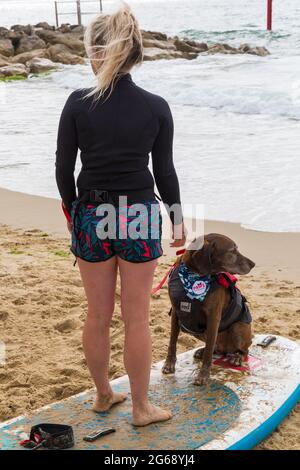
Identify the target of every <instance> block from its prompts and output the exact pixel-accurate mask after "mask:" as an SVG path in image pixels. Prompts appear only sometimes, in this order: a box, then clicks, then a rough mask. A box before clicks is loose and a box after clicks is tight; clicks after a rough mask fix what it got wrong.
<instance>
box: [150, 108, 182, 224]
mask: <svg viewBox="0 0 300 470" xmlns="http://www.w3.org/2000/svg"><path fill="white" fill-rule="evenodd" d="M173 137H174V122H173V116H172V113H171V109H170V107H169V104H168V103H167V101H166V100H165V99H162V107H161V110H160V128H159V132H158V135H157V137H156V139H155V142H154V144H153V148H152V152H151V154H152V167H153V175H154V179H155V183H156V186H157V189H158V191H159V193H160V196H161V198H162V201H163V202H164V203H165V204H167V205H168V206H167V207H166V209H167V211H168V214H169V217H170V219H171V222H172V225H173V229H174V225H181V224H182V223H183V214H182V207H181V201H180V189H179V182H178V177H177V174H176V170H175V167H174V163H173ZM173 204H175V205H176V206H174V209H175V211H174V213H173V212H172V211H171V212H170V210H169V208H170V209H171V206H172V205H173Z"/></svg>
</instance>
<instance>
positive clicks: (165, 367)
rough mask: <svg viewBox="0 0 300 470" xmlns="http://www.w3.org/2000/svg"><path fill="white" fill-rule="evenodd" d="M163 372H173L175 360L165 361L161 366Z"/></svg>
mask: <svg viewBox="0 0 300 470" xmlns="http://www.w3.org/2000/svg"><path fill="white" fill-rule="evenodd" d="M161 371H162V373H163V374H174V372H175V362H171V361H166V362H165V363H164V365H163V368H162V370H161Z"/></svg>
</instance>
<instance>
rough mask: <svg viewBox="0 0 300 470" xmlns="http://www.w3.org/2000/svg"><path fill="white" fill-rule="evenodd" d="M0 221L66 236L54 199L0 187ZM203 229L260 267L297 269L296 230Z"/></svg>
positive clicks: (227, 225)
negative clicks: (223, 237) (227, 240)
mask: <svg viewBox="0 0 300 470" xmlns="http://www.w3.org/2000/svg"><path fill="white" fill-rule="evenodd" d="M161 204H162V203H161ZM8 208H9V210H8ZM0 224H4V225H9V226H11V227H14V228H22V229H40V230H43V231H45V232H49V233H51V234H53V235H56V236H57V237H59V238H61V237H65V238H66V237H68V233H67V230H66V224H65V219H64V216H63V213H62V211H61V207H60V201H59V200H58V199H55V198H49V197H42V196H35V195H30V194H25V193H21V192H17V191H11V190H8V189H3V188H0ZM168 224H169V221H168V218H167V216H164V224H163V226H164V230H165V231H166V232H164V233H168V232H167V230H168ZM204 231H205V233H209V232H218V233H223V234H225V235H227V236H229V237H232V238H233V239H234V240H235V241H236V242H237V243H238V245H239V246H240V249H241V251H244V252H245V253H247V255H248V256H249V257H250V258H251V257H252V258H253V259H254V260H255V261H256V263H257V264H258V265H260V266H266V267H271V266H275V265H276V266H283V267H286V268H287V267H288V268H291V269H297V268H299V269H300V267H299V261H298V258H297V256H296V253H297V252H298V250H299V246H300V233H298V232H260V231H255V230H248V229H244V228H243V227H241V226H240V224H237V223H231V222H220V221H211V220H205V223H204ZM163 245H164V252H165V255H166V257H167V258H168V259H170V258H172V257H174V256H175V252H176V250H175V249H174V248H170V247H169V243H168V240H163Z"/></svg>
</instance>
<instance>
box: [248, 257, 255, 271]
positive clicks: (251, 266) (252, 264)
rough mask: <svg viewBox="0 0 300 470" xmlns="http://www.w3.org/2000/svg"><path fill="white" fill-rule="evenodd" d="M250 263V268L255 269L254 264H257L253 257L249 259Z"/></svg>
mask: <svg viewBox="0 0 300 470" xmlns="http://www.w3.org/2000/svg"><path fill="white" fill-rule="evenodd" d="M248 263H249V267H250V269H253V268H254V266H255V263H254V261H252V260H251V259H248Z"/></svg>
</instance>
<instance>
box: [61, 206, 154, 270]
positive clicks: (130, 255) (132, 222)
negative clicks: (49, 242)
mask: <svg viewBox="0 0 300 470" xmlns="http://www.w3.org/2000/svg"><path fill="white" fill-rule="evenodd" d="M111 209H112V210H111ZM71 219H72V244H71V247H70V250H71V252H72V253H73V254H74V256H75V257H78V258H81V259H83V260H85V261H89V262H92V263H93V262H98V261H105V260H107V259H109V258H112V257H113V256H114V255H118V256H119V257H120V258H122V259H124V260H126V261H130V262H132V263H143V262H146V261H150V260H152V259H155V258H158V257H160V256H162V254H163V250H162V246H161V234H162V215H161V210H160V204H159V202H158V201H157V200H156V199H151V200H147V201H141V202H139V203H134V204H129V205H123V206H113V208H112V207H111V206H110V208H109V211H108V210H107V205H106V204H103V203H101V204H98V205H95V204H90V203H83V202H79V201H78V200H77V199H76V200H75V201H74V202H73V204H72V210H71Z"/></svg>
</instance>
